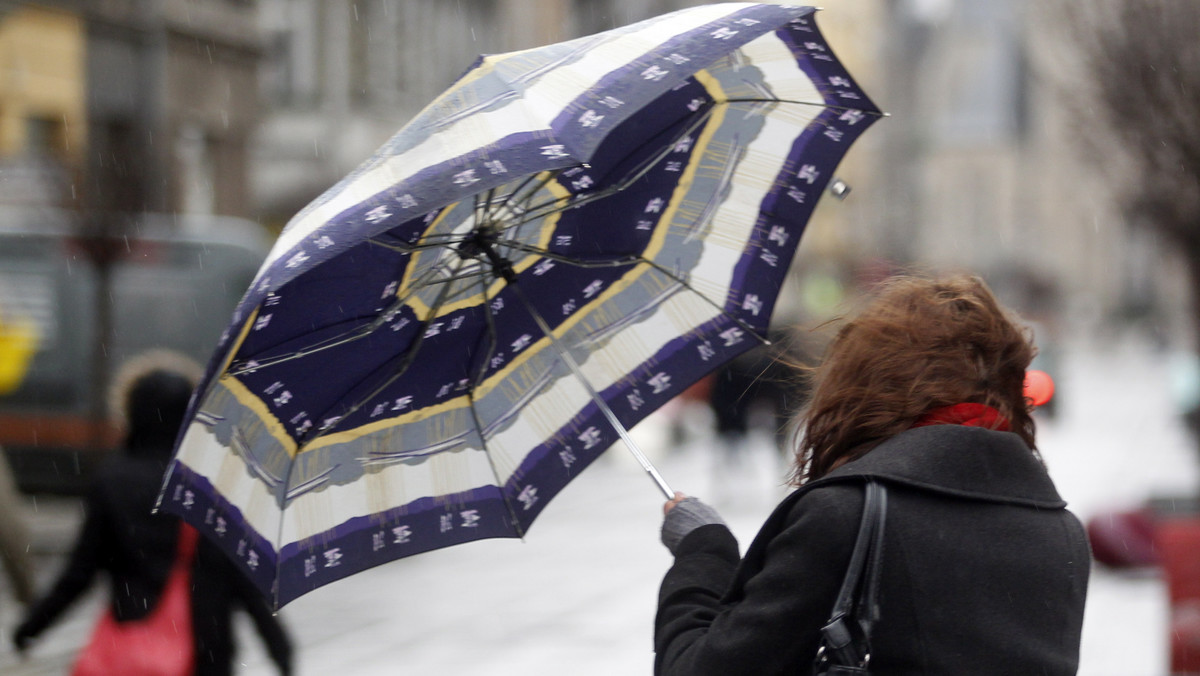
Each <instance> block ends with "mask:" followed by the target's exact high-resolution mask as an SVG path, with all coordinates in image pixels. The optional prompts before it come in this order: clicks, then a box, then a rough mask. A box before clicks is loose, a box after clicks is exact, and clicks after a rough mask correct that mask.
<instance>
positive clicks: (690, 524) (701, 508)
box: [662, 497, 725, 554]
mask: <svg viewBox="0 0 1200 676" xmlns="http://www.w3.org/2000/svg"><path fill="white" fill-rule="evenodd" d="M710 523H719V524H721V525H722V526H724V525H725V520H724V519H722V518H721V515H720V514H717V510H715V509H713V508H712V507H709V506H708V505H706V504H704V503H703V502H700V501H699V500H697V499H696V498H690V497H689V498H684V499H683V500H682V501H681V502H680V503H679V504H677V505H675V506H674V507H672V508H671V511H669V512H667V516H666V518H665V519H663V525H662V542H663V544H664V545H666V546H667V549H668V550H670V551H671V553H672V554H674V553H675V550H676V548H678V547H679V543H680V542H682V541H683V538H684V537H685V536H686V535H687V534H688V533H690V532H692V531H694V530H696V529H697V528H699V527H700V526H707V525H708V524H710Z"/></svg>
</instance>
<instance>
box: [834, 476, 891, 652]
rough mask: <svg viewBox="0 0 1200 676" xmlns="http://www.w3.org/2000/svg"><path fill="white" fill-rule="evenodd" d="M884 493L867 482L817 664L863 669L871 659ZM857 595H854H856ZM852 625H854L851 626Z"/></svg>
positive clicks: (885, 513) (881, 549) (885, 497)
mask: <svg viewBox="0 0 1200 676" xmlns="http://www.w3.org/2000/svg"><path fill="white" fill-rule="evenodd" d="M886 517H887V490H886V489H885V488H884V487H883V484H881V483H879V482H877V481H874V480H868V481H867V485H866V498H865V500H864V503H863V515H862V521H861V522H860V524H859V527H858V537H857V538H856V539H855V541H854V551H853V552H852V553H851V554H850V563H849V565H847V566H846V576H845V578H843V579H842V587H841V589H840V590H839V591H838V595H837V600H836V601H834V604H833V612H832V613H830V616H829V620H828V622H826V623H825V626H824V627H822V628H821V646H820V649H819V650H818V652H817V662H818V664H819V665H820V664H837V665H844V666H853V667H861V668H865V667H866V665H867V663H868V662H869V661H870V659H871V644H870V641H871V629H872V627H873V626H874V624H875V620H876V619H878V617H879V604H878V599H877V596H878V591H879V577H880V571H881V569H882V568H883V565H882V564H883V533H884V529H883V526H884V521H885V520H886ZM855 592H857V594H856V593H855ZM851 622H853V623H854V625H857V626H854V627H852V626H851Z"/></svg>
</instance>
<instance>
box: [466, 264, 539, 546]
mask: <svg viewBox="0 0 1200 676" xmlns="http://www.w3.org/2000/svg"><path fill="white" fill-rule="evenodd" d="M479 287H480V296H482V298H483V316H484V319H485V320H486V321H487V327H488V343H489V346H488V350H487V353H486V354H485V355H484V358H483V361H482V365H481V366H480V369H479V374H478V375H477V376H476V380H475V382H474V383H472V384H471V389H470V390H468V392H467V401H468V402H469V403H470V408H471V419H472V420H473V421H474V422H475V429H476V430H478V431H479V443H480V445H482V446H483V454H484V456H486V457H487V461H488V466H489V467H491V469H492V476H494V477H496V488H497V489H499V491H500V498H501V499H502V500H503V501H504V506H505V507H507V508H508V515H509V517H510V518H511V519H512V524H513V528H514V529H516V531H517V535H518V536H519V537H520V538H521V539H525V529H524V528H522V527H521V522H520V520H519V519H517V510H516V508H515V507H513V504H512V501H510V500H509V499H508V494H507V493H505V492H504V486H503V485H502V481H501V479H500V471H499V470H498V469H496V463H495V461H494V460H492V454H491V451H489V450H488V447H487V443H488V442H487V438H486V437H484V436H483V421H481V420H480V419H479V410H478V409H477V408H475V389H476V388H477V387H478V386H479V384H480V383H482V382H483V376H484V374H485V373H487V366H488V361H489V360H490V359H491V355H492V354H494V353H495V350H496V344H497V342H498V339H497V335H496V320H495V317H493V316H492V306H491V303H489V302H488V301H489V299H488V297H487V285H485V284H482V283H481V284H480V285H479Z"/></svg>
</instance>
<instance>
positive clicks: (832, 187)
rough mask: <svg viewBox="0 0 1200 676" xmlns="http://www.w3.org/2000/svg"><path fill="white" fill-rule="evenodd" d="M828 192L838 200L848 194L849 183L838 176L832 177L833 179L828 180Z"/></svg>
mask: <svg viewBox="0 0 1200 676" xmlns="http://www.w3.org/2000/svg"><path fill="white" fill-rule="evenodd" d="M829 194H830V195H833V196H834V197H836V198H838V199H839V200H844V199H846V196H847V195H849V194H850V184H849V183H847V182H845V181H843V180H842V179H840V178H837V177H834V179H833V180H832V181H830V182H829Z"/></svg>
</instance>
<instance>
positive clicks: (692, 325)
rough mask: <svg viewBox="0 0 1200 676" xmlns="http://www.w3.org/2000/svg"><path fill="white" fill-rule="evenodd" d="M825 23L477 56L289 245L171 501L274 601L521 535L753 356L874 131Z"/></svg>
mask: <svg viewBox="0 0 1200 676" xmlns="http://www.w3.org/2000/svg"><path fill="white" fill-rule="evenodd" d="M812 12H813V10H812V8H807V7H784V6H777V5H758V4H749V3H730V4H716V5H706V6H701V7H696V8H693V9H688V10H683V11H679V12H675V13H672V14H667V15H664V16H661V17H658V18H656V19H651V20H648V21H645V22H642V23H638V24H635V25H631V26H627V27H624V28H619V29H616V30H612V31H608V32H605V33H601V34H597V35H594V36H590V37H586V38H581V39H578V40H573V41H570V42H565V43H561V44H556V45H551V46H548V47H543V48H539V49H534V50H528V51H523V52H514V53H510V54H502V55H496V56H487V57H482V58H480V59H479V60H478V61H477V62H476V63H475V65H474V66H472V68H471V69H469V70H468V71H467V72H466V73H465V74H464V75H463V76H462V77H461V78H460V80H459V81H458V82H457V83H455V84H454V85H453V87H451V88H450V89H449V90H448V91H447V92H445V93H444V94H443V95H442V96H440V97H439V98H438V99H436V100H435V101H434V102H432V103H431V104H430V105H429V106H428V107H427V108H426V109H425V110H424V111H422V112H421V113H420V114H419V115H418V116H417V117H416V118H414V119H413V120H412V121H411V122H410V123H409V124H408V125H406V126H405V127H404V128H403V129H402V130H400V132H398V133H397V134H396V135H395V136H394V137H393V138H392V139H391V140H390V141H388V142H387V143H386V144H385V145H384V146H383V147H382V148H381V149H380V150H379V151H378V152H377V153H376V154H375V155H374V156H373V157H372V158H370V159H369V160H368V161H367V162H366V163H364V164H363V165H362V166H361V167H359V168H358V169H357V170H355V171H354V172H353V173H352V174H350V175H349V176H347V177H346V178H345V179H343V180H342V181H341V182H339V183H338V184H337V185H336V186H334V187H333V188H332V189H330V190H329V191H328V192H326V193H325V194H324V195H322V196H321V197H320V198H319V199H317V200H316V201H315V202H313V203H312V204H311V205H309V206H308V207H306V208H305V209H304V210H303V211H302V212H300V213H299V214H298V215H297V216H296V217H295V218H294V219H293V220H292V221H291V222H290V223H289V224H288V226H287V227H286V228H285V230H284V231H283V233H282V234H281V236H280V238H279V240H278V242H277V243H276V245H275V247H274V249H273V250H272V252H271V253H270V255H269V256H268V259H267V261H266V262H265V263H264V264H263V266H262V269H261V270H260V271H259V273H258V277H257V279H256V280H255V282H254V283H253V285H252V286H251V288H250V289H249V291H248V292H247V293H246V295H245V297H244V299H243V300H242V302H241V304H240V305H239V307H238V309H237V310H236V312H235V315H234V318H233V322H232V325H231V326H230V329H229V331H227V333H226V335H225V336H224V337H223V338H222V340H221V343H220V345H219V347H218V349H217V352H216V354H215V355H214V357H213V360H212V362H211V364H210V365H209V369H208V373H207V375H206V378H205V380H204V381H203V382H202V384H201V386H200V388H199V389H198V394H197V398H196V400H195V402H194V403H193V415H192V417H191V421H190V424H189V425H188V427H187V428H186V430H185V431H184V432H183V434H182V435H181V439H180V442H179V444H178V449H177V453H176V457H175V459H174V461H173V463H172V466H171V469H170V471H169V473H168V476H167V479H166V483H165V487H164V492H163V495H162V497H161V500H160V502H161V506H162V507H163V508H164V509H166V510H168V511H171V512H173V513H176V514H179V515H181V516H182V517H184V518H185V519H186V520H187V521H188V522H190V523H192V524H193V525H195V526H196V527H197V528H198V529H200V530H201V531H202V532H204V533H206V534H207V535H208V536H209V537H211V538H213V539H214V540H215V541H216V542H218V543H220V544H221V546H222V547H224V548H225V550H226V551H228V552H229V554H230V556H231V557H233V558H234V559H235V560H236V561H237V562H238V564H239V566H240V567H241V568H242V569H243V570H244V571H245V572H246V574H247V575H248V576H249V577H250V578H251V579H253V580H254V581H255V583H256V584H257V585H258V586H259V587H260V588H261V589H262V590H263V591H264V593H266V594H268V595H269V596H270V597H271V598H273V599H274V601H275V604H276V606H281V605H283V604H284V603H287V602H288V601H289V600H291V599H294V598H295V597H297V596H299V595H301V594H303V593H306V592H308V591H310V590H312V589H314V588H316V587H318V586H321V585H323V584H327V583H329V582H332V581H334V580H336V579H339V578H341V577H345V576H347V575H349V574H352V573H354V572H357V571H360V570H363V569H365V568H368V567H371V566H375V565H378V564H381V563H384V562H387V561H390V560H394V559H397V558H400V557H404V556H408V555H411V554H415V553H418V552H423V551H427V550H430V549H434V548H438V547H444V546H447V545H452V544H456V543H461V542H466V541H470V540H476V539H480V538H489V537H521V536H523V535H524V533H525V531H526V529H528V527H529V525H530V524H531V523H532V522H533V520H534V518H535V517H536V516H537V515H538V513H539V512H540V511H541V510H542V509H543V508H544V507H545V505H546V503H547V502H548V501H549V500H550V499H551V498H552V497H553V496H554V495H555V494H556V493H557V492H558V491H559V490H561V489H562V488H563V487H564V486H565V485H566V484H567V482H569V481H570V480H571V479H572V478H573V477H575V476H576V475H577V474H579V472H580V471H581V470H582V469H583V468H585V467H586V466H587V465H588V464H589V463H590V462H592V461H593V460H594V459H595V458H596V457H597V456H598V455H599V454H600V453H601V452H602V451H603V450H604V449H606V448H607V447H608V446H609V445H611V444H612V443H613V442H614V441H616V440H617V439H618V438H619V437H620V436H622V435H624V434H625V429H626V428H628V427H631V426H632V425H634V424H635V423H637V422H638V421H639V420H641V419H642V418H644V417H645V416H646V415H647V414H649V413H650V412H651V411H653V410H654V409H656V408H657V407H659V406H660V405H662V404H663V403H665V402H666V401H668V400H669V399H670V398H671V397H673V396H674V395H676V394H677V393H679V392H681V391H682V390H683V389H684V388H686V387H687V386H688V385H689V384H691V383H692V382H694V381H696V380H697V379H699V378H700V377H702V376H703V375H704V374H706V373H707V372H709V371H711V370H712V369H714V368H716V367H717V366H718V365H720V364H721V363H723V362H725V361H727V360H729V359H731V358H733V357H734V356H736V355H738V354H740V353H741V352H743V351H745V350H747V349H749V348H751V347H754V346H755V345H758V344H760V342H761V341H763V340H765V338H764V337H765V335H766V330H767V325H768V321H769V318H770V314H771V311H772V308H773V306H774V303H775V299H776V296H777V294H778V292H779V289H780V287H781V284H782V280H783V278H784V275H785V274H786V271H787V268H788V265H789V262H790V261H791V258H792V254H793V252H794V251H795V248H796V246H797V243H798V241H799V239H800V235H801V232H802V231H803V229H804V225H805V223H806V222H807V220H808V217H809V215H810V214H811V213H812V210H813V208H814V206H815V204H816V202H817V200H818V198H819V197H820V195H821V194H822V192H823V190H824V188H825V187H826V185H827V183H828V181H829V179H830V177H831V174H832V171H833V169H834V168H835V166H836V165H837V163H838V162H839V161H840V159H841V158H842V156H843V154H844V153H845V152H846V150H847V148H848V147H849V145H850V143H851V142H852V141H853V140H854V139H855V138H856V137H857V136H858V135H859V134H861V133H862V131H863V130H864V129H865V128H866V127H867V126H868V125H869V124H870V123H871V122H872V121H873V120H875V119H876V118H877V117H878V116H879V112H878V110H877V109H876V108H875V107H874V105H873V104H872V103H871V102H870V101H869V100H868V99H867V97H866V95H865V94H864V93H863V92H862V90H861V89H860V88H859V87H858V86H857V85H856V84H855V83H854V81H853V80H852V79H851V78H850V76H849V75H848V74H847V72H846V70H845V69H844V68H843V67H842V65H841V64H840V63H839V62H838V61H837V59H836V58H834V56H833V54H832V52H831V50H830V49H829V47H828V45H827V44H826V42H825V41H824V39H823V38H822V36H821V34H820V32H819V31H818V30H817V27H816V25H815V23H814V22H813V20H812V16H811V14H812ZM660 484H661V486H662V487H663V489H664V491H666V487H665V483H661V481H660Z"/></svg>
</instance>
